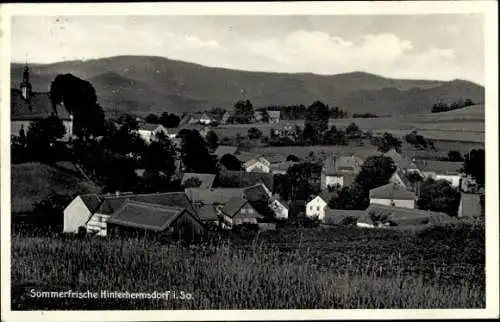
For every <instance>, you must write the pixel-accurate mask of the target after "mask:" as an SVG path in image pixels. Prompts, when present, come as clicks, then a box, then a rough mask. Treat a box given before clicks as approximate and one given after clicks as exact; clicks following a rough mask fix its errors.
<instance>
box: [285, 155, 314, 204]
mask: <svg viewBox="0 0 500 322" xmlns="http://www.w3.org/2000/svg"><path fill="white" fill-rule="evenodd" d="M320 173H321V166H320V165H318V164H316V163H309V162H303V163H299V164H295V165H293V166H292V167H290V168H288V170H287V176H288V179H289V181H288V183H289V189H290V190H289V194H290V195H289V197H288V198H286V199H287V200H293V201H295V200H308V199H309V197H310V196H311V195H314V194H317V193H319V184H318V178H319V177H320Z"/></svg>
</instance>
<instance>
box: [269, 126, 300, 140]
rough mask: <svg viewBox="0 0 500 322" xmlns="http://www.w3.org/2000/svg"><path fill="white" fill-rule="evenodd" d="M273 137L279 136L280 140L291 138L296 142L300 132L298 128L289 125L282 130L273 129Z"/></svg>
mask: <svg viewBox="0 0 500 322" xmlns="http://www.w3.org/2000/svg"><path fill="white" fill-rule="evenodd" d="M270 134H271V137H273V136H278V137H280V138H289V139H290V140H293V141H296V140H297V139H298V135H299V134H298V131H297V126H294V125H291V124H287V125H285V126H283V127H282V128H276V129H274V128H272V129H271V133H270Z"/></svg>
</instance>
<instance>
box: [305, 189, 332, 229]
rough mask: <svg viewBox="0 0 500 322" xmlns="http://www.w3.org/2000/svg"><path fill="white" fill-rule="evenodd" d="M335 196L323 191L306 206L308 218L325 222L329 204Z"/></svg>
mask: <svg viewBox="0 0 500 322" xmlns="http://www.w3.org/2000/svg"><path fill="white" fill-rule="evenodd" d="M334 196H335V193H334V192H329V191H327V190H325V191H323V192H322V193H320V194H319V195H317V196H316V197H315V198H313V199H312V200H311V201H309V202H308V203H307V204H306V216H307V217H309V218H314V217H316V218H318V219H319V220H321V221H322V220H323V219H324V217H325V214H326V211H327V209H328V203H329V202H330V200H331V199H332V198H333V197H334Z"/></svg>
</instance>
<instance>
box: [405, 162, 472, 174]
mask: <svg viewBox="0 0 500 322" xmlns="http://www.w3.org/2000/svg"><path fill="white" fill-rule="evenodd" d="M415 162H416V163H417V165H418V167H419V169H420V170H421V171H423V172H436V173H438V174H457V173H459V172H460V169H461V168H462V166H463V163H462V162H451V161H435V160H416V161H415Z"/></svg>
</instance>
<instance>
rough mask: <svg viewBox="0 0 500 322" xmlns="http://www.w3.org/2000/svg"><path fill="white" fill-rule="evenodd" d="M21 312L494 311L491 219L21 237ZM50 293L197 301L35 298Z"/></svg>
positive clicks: (15, 249)
mask: <svg viewBox="0 0 500 322" xmlns="http://www.w3.org/2000/svg"><path fill="white" fill-rule="evenodd" d="M11 247H12V266H11V274H12V309H13V310H29V309H287V308H294V309H313V308H321V309H331V308H351V309H362V308H484V306H485V271H484V265H485V255H484V254H485V245H484V225H463V226H457V227H451V228H450V227H448V228H433V229H430V230H427V231H424V232H420V233H408V232H401V231H390V230H364V229H359V228H355V227H332V228H323V227H319V228H283V229H281V230H279V231H276V232H265V233H260V234H259V235H257V236H255V235H245V234H243V235H230V236H226V237H224V238H220V239H219V240H211V241H209V242H205V243H203V244H197V245H191V246H187V245H181V244H176V243H172V244H158V243H155V242H153V241H150V240H142V239H113V238H104V239H100V238H89V237H86V238H85V237H68V236H62V235H54V236H45V237H44V236H34V235H26V234H23V233H16V234H14V235H13V236H12V245H11ZM31 289H35V290H39V291H65V290H69V289H71V290H75V291H77V290H78V291H87V290H90V291H95V292H99V291H101V290H108V291H128V292H153V291H158V292H163V291H176V292H181V291H183V292H185V293H189V294H190V295H191V296H192V299H191V300H179V299H177V300H173V299H170V300H152V299H150V300H124V299H121V300H117V299H114V300H109V299H107V300H105V299H99V300H95V299H90V300H81V299H36V298H31V297H30V296H29V294H30V290H31Z"/></svg>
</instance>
